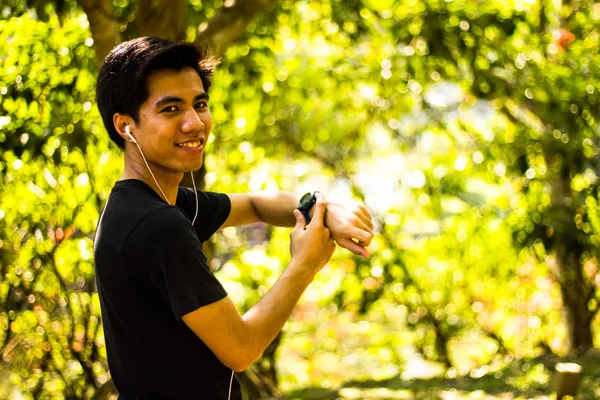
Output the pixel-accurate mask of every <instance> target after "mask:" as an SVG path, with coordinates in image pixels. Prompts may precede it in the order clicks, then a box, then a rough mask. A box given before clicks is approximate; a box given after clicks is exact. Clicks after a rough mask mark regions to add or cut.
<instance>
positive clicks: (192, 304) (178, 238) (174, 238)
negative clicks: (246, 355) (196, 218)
mask: <svg viewBox="0 0 600 400" xmlns="http://www.w3.org/2000/svg"><path fill="white" fill-rule="evenodd" d="M125 255H126V258H127V259H129V260H130V263H131V265H132V266H133V267H135V268H139V269H140V270H139V271H137V272H138V273H139V274H140V276H145V277H146V278H147V279H149V280H150V283H151V284H152V286H154V287H155V288H156V289H158V291H159V292H160V293H161V294H162V296H163V297H164V299H165V301H166V302H167V303H168V304H169V306H170V307H171V310H172V311H173V315H174V316H175V318H176V319H181V317H182V316H184V315H186V314H188V313H190V312H192V311H194V310H196V309H198V308H200V307H202V306H205V305H208V304H211V303H214V302H216V301H218V300H221V299H223V298H224V297H226V296H227V292H226V291H225V289H224V288H223V286H222V285H221V283H220V282H219V281H218V280H217V278H216V277H215V276H214V274H213V273H212V272H211V270H210V268H209V267H208V263H207V261H206V257H205V255H204V253H203V252H202V244H201V243H200V241H199V240H198V238H197V237H196V234H195V233H194V231H193V228H192V225H191V223H190V221H188V220H187V219H186V218H185V216H184V215H183V214H182V212H181V210H177V209H175V208H163V209H159V210H154V211H152V212H150V213H149V214H148V215H146V216H145V217H144V218H143V219H142V221H140V223H139V224H138V225H137V226H136V228H135V229H134V231H133V232H132V234H131V235H130V237H129V239H128V241H127V244H126V248H125Z"/></svg>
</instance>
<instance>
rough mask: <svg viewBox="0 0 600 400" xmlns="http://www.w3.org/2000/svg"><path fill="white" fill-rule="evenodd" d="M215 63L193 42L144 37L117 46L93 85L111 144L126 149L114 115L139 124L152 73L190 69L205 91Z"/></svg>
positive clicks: (216, 61)
mask: <svg viewBox="0 0 600 400" xmlns="http://www.w3.org/2000/svg"><path fill="white" fill-rule="evenodd" d="M218 64H219V61H218V60H217V59H216V58H214V57H212V56H210V55H209V54H208V51H207V49H206V48H202V47H200V46H198V45H196V44H194V43H188V42H181V43H173V42H171V41H168V40H165V39H161V38H158V37H155V36H146V37H140V38H136V39H133V40H129V41H127V42H123V43H121V44H119V45H118V46H117V47H115V48H114V49H113V50H112V51H111V52H110V54H109V55H108V56H106V58H105V59H104V63H103V64H102V67H101V68H100V73H99V74H98V81H97V83H96V103H97V104H98V109H99V110H100V115H101V116H102V121H103V122H104V126H105V127H106V130H107V131H108V135H109V136H110V138H111V139H112V141H113V142H115V144H116V145H117V146H119V147H120V148H124V147H125V140H124V139H123V138H122V137H121V136H120V135H119V133H118V132H117V130H116V129H115V126H114V123H113V116H114V115H115V113H120V114H125V115H129V116H130V117H131V118H133V120H134V121H135V122H136V123H137V122H139V110H140V106H141V105H142V104H143V103H144V102H145V101H146V100H147V99H148V96H149V93H148V76H150V74H151V73H152V72H156V71H161V70H169V69H171V70H176V71H179V70H182V69H184V68H187V67H191V68H193V69H194V70H195V71H196V72H197V73H198V75H199V76H200V80H201V81H202V86H204V90H205V91H206V92H208V89H209V88H210V86H211V81H210V78H211V76H212V73H213V71H214V69H215V67H216V66H217V65H218Z"/></svg>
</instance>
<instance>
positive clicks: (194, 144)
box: [177, 139, 203, 147]
mask: <svg viewBox="0 0 600 400" xmlns="http://www.w3.org/2000/svg"><path fill="white" fill-rule="evenodd" d="M202 144H203V140H202V139H200V140H196V141H193V142H184V143H178V144H177V147H200V146H201V145H202Z"/></svg>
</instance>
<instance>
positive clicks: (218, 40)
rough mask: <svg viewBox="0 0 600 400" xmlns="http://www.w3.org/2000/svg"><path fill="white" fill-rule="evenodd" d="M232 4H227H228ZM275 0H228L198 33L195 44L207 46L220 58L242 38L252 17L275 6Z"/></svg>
mask: <svg viewBox="0 0 600 400" xmlns="http://www.w3.org/2000/svg"><path fill="white" fill-rule="evenodd" d="M230 2H231V3H233V4H231V5H230V4H229V3H230ZM276 2H277V0H233V1H231V0H228V1H226V2H225V4H226V5H225V6H223V7H222V8H221V9H220V10H219V11H218V12H217V13H216V14H215V16H214V17H213V18H212V19H211V20H210V22H209V23H208V25H207V27H206V29H204V30H202V31H201V32H200V31H199V32H198V35H197V36H196V40H195V41H194V42H195V43H198V44H204V45H207V46H208V48H209V49H210V51H211V54H212V55H213V56H215V57H221V56H222V55H223V53H225V50H226V49H227V47H228V46H229V45H230V44H231V43H233V42H234V41H236V40H237V39H239V38H240V37H242V36H243V35H244V33H245V32H246V27H247V26H248V24H249V23H250V22H251V21H252V19H253V18H254V16H255V15H256V14H258V13H260V12H262V11H264V10H266V9H267V8H269V7H271V6H273V5H275V3H276Z"/></svg>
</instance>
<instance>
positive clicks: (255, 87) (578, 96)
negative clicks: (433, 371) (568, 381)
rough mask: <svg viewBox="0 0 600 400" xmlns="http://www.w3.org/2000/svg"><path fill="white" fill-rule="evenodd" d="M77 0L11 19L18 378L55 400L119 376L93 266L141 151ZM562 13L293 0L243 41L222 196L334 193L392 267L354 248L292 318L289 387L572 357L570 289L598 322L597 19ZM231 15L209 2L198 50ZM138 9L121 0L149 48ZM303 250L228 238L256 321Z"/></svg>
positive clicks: (244, 300) (7, 134)
mask: <svg viewBox="0 0 600 400" xmlns="http://www.w3.org/2000/svg"><path fill="white" fill-rule="evenodd" d="M34 3H35V4H34ZM117 3H118V4H117ZM40 4H41V3H40ZM57 4H58V3H57ZM64 4H65V7H64V8H63V9H62V10H60V9H58V8H53V7H52V6H45V8H43V9H44V10H45V13H46V14H43V13H42V12H40V11H39V10H40V8H39V4H38V3H36V2H32V3H26V4H25V3H23V2H13V3H11V4H9V7H11V8H9V9H8V10H9V11H8V14H9V15H6V14H5V17H7V19H5V20H0V60H1V63H0V142H1V143H2V150H3V151H2V155H1V156H0V179H1V180H0V182H1V184H0V355H1V358H2V361H1V362H2V364H1V365H2V368H0V387H4V385H3V384H2V382H3V380H6V381H9V382H10V383H12V385H15V386H17V387H18V388H19V390H20V391H22V392H23V393H26V394H27V395H28V396H30V397H34V398H37V397H40V398H43V397H44V396H46V397H51V396H53V395H56V396H61V395H62V396H65V397H69V398H71V397H77V398H92V397H93V396H100V394H99V393H102V390H104V389H103V387H104V388H106V387H108V386H107V385H106V383H107V382H109V375H108V371H107V364H106V352H105V348H104V343H103V334H102V324H101V319H100V313H99V307H98V298H97V294H96V293H95V290H94V281H93V260H92V258H91V257H92V239H93V232H94V229H95V225H96V223H97V219H98V214H99V210H100V208H101V206H102V205H103V203H104V202H105V200H106V197H107V195H108V193H109V191H110V188H111V187H112V184H113V182H114V180H115V179H116V178H117V176H118V174H119V172H120V168H121V166H120V163H121V158H120V156H119V155H118V154H117V153H115V152H114V151H113V150H114V146H112V145H110V144H109V141H108V137H107V135H106V134H105V132H104V128H103V127H102V125H101V121H100V118H99V116H98V113H97V111H96V107H95V104H94V83H95V74H96V71H95V69H94V64H93V57H94V53H93V40H91V38H90V32H89V29H88V28H89V27H88V22H87V19H86V17H85V15H83V14H82V13H81V10H78V9H77V8H76V6H75V5H74V4H72V3H71V2H65V3H64ZM554 4H555V3H551V2H548V1H541V2H537V3H535V4H531V3H526V4H524V3H521V2H515V3H514V4H513V3H512V2H509V3H507V2H497V1H489V2H485V3H472V2H441V1H434V0H430V1H424V2H418V1H388V0H377V1H376V0H363V1H359V0H355V1H354V0H353V1H341V0H337V1H332V2H330V1H317V0H313V1H310V0H305V1H298V2H291V1H283V2H280V3H279V4H278V5H277V6H275V7H274V8H273V9H271V10H269V11H267V12H265V13H263V14H262V15H260V16H259V17H258V18H257V19H256V20H255V21H253V22H252V23H251V25H250V26H249V28H248V32H247V35H246V37H245V38H244V39H243V40H242V41H241V42H240V43H239V45H236V46H233V47H231V48H229V50H228V51H227V53H226V55H225V57H224V60H223V64H222V65H221V67H220V68H219V69H218V71H217V72H216V75H215V78H214V81H215V85H214V86H213V88H212V89H211V112H212V114H213V118H214V120H215V128H214V130H213V135H211V138H210V140H209V142H210V145H209V149H208V150H209V155H208V156H207V158H206V166H207V174H206V176H205V183H206V187H207V189H210V190H215V191H223V192H241V191H255V190H272V189H284V190H296V191H298V192H302V191H305V189H306V190H310V189H314V188H319V189H321V190H322V191H324V192H326V193H328V198H329V199H330V200H336V199H349V198H354V199H357V200H359V201H364V202H366V204H367V205H368V206H369V207H370V208H371V210H372V212H373V214H374V216H375V220H376V223H377V231H378V236H377V237H376V238H375V239H374V242H373V244H372V247H371V251H372V253H373V257H372V258H371V259H370V260H369V261H366V260H362V259H360V258H357V257H354V256H351V255H350V254H349V253H347V252H345V251H341V250H340V251H338V252H337V253H336V254H335V256H334V258H333V259H332V261H331V262H330V264H329V266H328V267H327V268H326V269H324V270H323V271H322V273H321V274H320V275H319V276H318V277H317V279H316V281H315V282H314V283H313V285H312V286H311V288H309V290H308V291H307V293H306V294H305V296H304V298H303V300H302V302H301V304H300V305H299V306H298V309H297V311H296V313H295V315H294V317H293V318H292V320H291V321H290V322H289V323H288V325H287V326H286V328H285V330H284V335H283V339H282V345H281V347H280V349H279V351H278V353H277V356H278V360H279V362H278V364H277V366H278V368H279V371H280V378H281V383H282V386H283V387H284V388H285V389H289V388H296V387H300V386H305V385H309V384H312V385H315V384H316V385H322V387H323V388H325V389H328V388H331V391H332V392H327V394H328V395H331V393H333V392H335V393H338V394H339V393H341V392H337V388H339V387H340V385H342V384H343V382H344V381H347V380H350V379H361V380H364V379H373V378H378V379H379V378H386V377H394V376H397V375H400V376H406V373H407V372H411V371H412V370H413V369H415V368H414V365H415V364H414V363H415V360H421V361H422V362H423V363H426V362H427V361H426V360H433V361H435V362H436V363H437V364H435V365H437V368H441V369H443V370H446V369H447V371H449V373H450V372H452V374H454V377H456V376H459V379H460V376H463V375H465V374H469V373H473V372H472V371H480V372H481V370H480V369H479V368H482V366H486V365H490V366H499V367H498V368H500V369H501V368H505V365H506V364H505V361H506V360H511V359H513V358H514V357H517V358H521V357H534V356H537V355H539V354H542V353H543V352H548V351H554V352H557V353H560V354H563V353H566V352H567V351H568V350H569V345H568V343H567V339H568V338H570V336H569V335H570V333H569V330H568V329H567V327H566V326H565V325H564V324H563V322H562V321H563V319H562V317H561V310H562V309H563V305H564V304H567V303H568V302H569V301H571V300H572V299H571V298H569V297H568V296H567V297H565V294H564V293H563V290H561V289H563V288H564V287H567V286H568V285H570V284H571V283H572V282H576V283H577V284H579V285H580V286H578V287H579V288H582V289H581V290H580V291H578V293H579V294H580V295H583V296H584V297H585V299H584V300H585V301H584V307H583V309H584V311H585V312H584V314H585V315H586V318H587V319H586V321H588V322H589V324H588V327H589V326H592V327H593V326H594V325H593V323H592V322H593V321H594V318H596V320H597V318H598V317H597V315H596V314H597V309H598V301H600V298H599V295H598V291H597V287H598V285H599V282H600V278H599V277H600V275H599V274H598V269H597V263H598V262H597V258H598V254H597V246H598V244H599V243H600V215H599V214H598V206H597V203H598V190H599V188H598V177H597V172H596V171H597V170H598V165H597V161H596V160H597V154H598V144H597V134H598V123H597V120H596V118H597V117H596V116H597V115H598V113H599V112H598V111H600V110H598V107H599V101H600V99H599V98H598V91H599V90H600V86H599V85H598V82H599V81H600V76H599V75H600V69H599V67H598V65H600V62H599V61H600V60H598V43H599V40H598V36H599V35H600V31H599V29H598V25H599V24H600V9H599V8H598V7H597V6H595V5H593V4H592V3H591V2H587V1H582V2H578V3H572V4H571V3H565V4H564V5H562V6H561V8H560V9H555V8H554V7H555V5H554ZM221 5H222V2H220V1H214V2H200V1H190V2H189V9H190V17H189V18H190V19H189V24H190V27H189V32H188V36H190V38H191V36H193V34H194V32H195V30H196V27H197V26H198V25H199V24H201V23H203V22H205V21H206V18H210V17H211V16H212V15H214V13H215V12H216V10H217V9H218V8H219V7H220V6H221ZM28 7H34V8H36V9H37V10H38V11H37V16H36V14H35V13H32V12H27V10H28ZM57 9H58V10H59V11H60V12H59V13H58V14H60V16H61V17H60V18H59V15H58V14H57V13H56V10H57ZM134 14H135V6H134V3H133V2H125V1H123V2H115V15H116V17H117V18H118V20H119V21H120V22H121V23H123V29H124V30H125V32H126V34H128V35H135V31H134V30H135V27H134V26H133V25H132V24H130V25H128V23H129V22H132V21H133V19H132V18H131V17H132V16H134ZM571 35H574V36H571ZM287 242H288V231H287V230H285V229H279V228H269V227H264V226H262V225H256V226H251V227H240V228H228V229H226V230H224V231H223V232H222V233H220V234H218V236H217V238H216V239H215V240H213V242H212V245H213V246H214V247H215V252H214V255H215V256H214V257H213V259H212V262H211V266H213V267H214V268H215V269H220V272H218V276H219V278H220V279H221V280H222V281H223V283H224V285H225V287H226V288H227V290H228V292H229V293H230V295H231V297H232V298H233V300H234V301H235V302H236V304H237V305H238V307H239V309H240V311H246V310H248V309H249V308H250V307H251V306H252V305H253V304H254V303H255V302H256V301H257V300H258V299H259V298H260V297H261V296H262V295H264V293H265V292H266V291H267V290H268V288H269V287H270V286H271V285H272V284H273V282H274V280H275V279H276V278H277V276H278V275H279V273H280V272H281V271H282V269H283V268H285V265H286V263H287V262H288V261H289V252H288V245H287ZM569 259H570V260H574V264H575V265H576V266H577V268H576V269H572V270H565V265H566V261H565V260H569ZM572 264H573V263H572ZM577 273H579V275H577ZM580 325H581V324H580ZM593 333H594V334H595V335H596V336H595V338H596V343H598V342H597V340H598V335H599V334H600V333H599V332H597V331H595V332H593ZM422 359H424V360H422ZM424 365H427V366H428V368H434V367H433V366H432V365H434V364H427V363H426V364H424ZM267 367H268V366H267ZM486 368H487V367H486ZM489 368H492V367H489ZM535 371H537V372H539V373H537V375H535V374H533V375H535V376H533V375H532V376H531V377H530V376H529V374H528V375H527V377H525V378H524V379H525V381H527V382H529V383H531V382H532V381H535V380H536V379H537V380H538V381H539V379H538V378H539V377H540V376H546V375H547V373H548V371H546V370H544V371H538V370H535ZM476 374H477V373H476ZM496 379H502V376H500V377H498V376H496ZM511 379H512V378H511ZM530 381H531V382H530ZM527 382H525V384H527ZM506 383H507V385H510V386H511V387H513V388H517V389H518V390H521V389H522V388H521V387H520V386H519V385H521V384H522V382H518V379H517V378H515V379H514V380H511V381H510V382H509V381H508V380H507V381H506ZM394 384H397V383H394V382H389V387H392V386H393V385H394ZM474 385H475V384H474ZM541 385H542V384H541V383H540V387H541ZM475 386H476V385H475ZM6 387H9V386H8V385H7V386H6ZM11 387H12V386H11ZM417 389H418V388H417ZM463 389H464V388H463ZM482 390H485V388H484V389H482ZM523 390H525V389H523ZM348 393H350V392H348ZM3 395H4V393H3V392H2V389H0V397H2V396H3ZM348 396H351V393H350V394H348ZM349 398H350V397H349Z"/></svg>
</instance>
